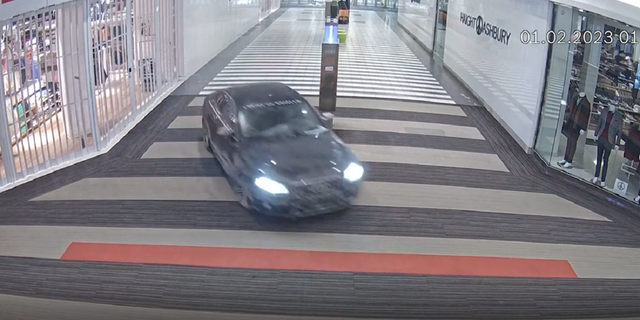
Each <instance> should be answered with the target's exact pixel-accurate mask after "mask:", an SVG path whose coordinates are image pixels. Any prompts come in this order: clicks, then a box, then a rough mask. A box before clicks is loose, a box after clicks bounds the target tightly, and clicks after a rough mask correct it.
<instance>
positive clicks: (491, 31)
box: [460, 12, 511, 46]
mask: <svg viewBox="0 0 640 320" xmlns="http://www.w3.org/2000/svg"><path fill="white" fill-rule="evenodd" d="M460 22H462V24H464V25H466V26H467V27H469V28H473V29H475V31H476V34H477V35H479V36H483V35H484V36H488V37H490V38H492V39H493V40H495V41H498V42H500V43H502V44H504V45H506V46H508V45H509V39H511V32H509V31H507V30H505V29H503V28H500V27H498V26H496V25H493V24H490V23H489V22H486V21H484V19H483V18H482V16H481V15H477V16H472V15H468V14H466V13H464V12H460Z"/></svg>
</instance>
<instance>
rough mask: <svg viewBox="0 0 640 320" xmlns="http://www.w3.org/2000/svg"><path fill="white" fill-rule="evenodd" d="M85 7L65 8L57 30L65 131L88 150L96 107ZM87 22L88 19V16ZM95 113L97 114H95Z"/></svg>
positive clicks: (95, 138) (94, 135) (96, 138)
mask: <svg viewBox="0 0 640 320" xmlns="http://www.w3.org/2000/svg"><path fill="white" fill-rule="evenodd" d="M84 12H85V10H84V5H83V4H78V5H71V6H63V7H62V8H61V9H59V10H58V12H57V14H56V28H57V29H58V35H59V36H58V39H57V42H58V52H59V57H60V60H59V65H58V71H59V73H60V82H61V86H60V87H61V88H60V91H61V95H62V101H63V109H62V112H64V114H65V117H66V121H65V122H64V127H65V130H66V135H67V137H69V138H80V139H81V141H82V143H83V148H84V147H85V143H86V139H87V135H88V134H89V133H90V132H91V131H93V130H91V128H92V123H91V122H92V121H91V119H90V118H91V117H90V115H89V110H88V109H92V108H95V104H91V105H90V106H89V105H88V101H89V100H93V99H94V96H95V94H94V93H93V92H91V89H90V88H92V87H93V80H94V78H91V77H89V74H93V70H88V69H87V66H88V65H92V63H91V62H90V61H88V59H87V52H86V49H87V41H86V34H85V28H86V26H85V25H84V24H83V20H84V19H83V14H84ZM87 18H88V16H87ZM93 111H95V110H93ZM93 137H94V139H93V140H94V142H96V141H98V140H100V133H99V131H94V134H93Z"/></svg>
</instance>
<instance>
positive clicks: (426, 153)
mask: <svg viewBox="0 0 640 320" xmlns="http://www.w3.org/2000/svg"><path fill="white" fill-rule="evenodd" d="M349 147H350V148H351V150H352V151H353V152H354V153H355V154H356V156H358V157H359V159H360V160H361V161H366V162H384V163H402V164H412V165H424V166H439V167H451V168H468V169H477V170H491V171H501V172H508V171H509V170H508V169H507V168H506V167H505V165H504V163H503V162H502V160H500V158H499V157H498V156H497V155H495V154H486V153H474V152H465V151H454V150H436V149H427V148H414V147H398V146H376V145H354V144H352V145H349ZM210 157H211V154H210V153H209V152H208V151H207V150H206V149H205V148H204V146H203V144H202V142H197V141H194V142H156V143H154V144H152V145H151V147H149V149H148V150H147V152H145V153H144V155H142V159H189V158H210Z"/></svg>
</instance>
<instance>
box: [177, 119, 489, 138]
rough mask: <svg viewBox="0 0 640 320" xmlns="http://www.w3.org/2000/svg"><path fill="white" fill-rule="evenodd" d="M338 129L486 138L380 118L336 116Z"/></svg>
mask: <svg viewBox="0 0 640 320" xmlns="http://www.w3.org/2000/svg"><path fill="white" fill-rule="evenodd" d="M333 128H334V129H336V130H356V131H375V132H393V133H406V134H415V135H425V136H442V137H451V138H462V139H475V140H484V137H483V136H482V134H481V133H480V131H478V129H476V128H474V127H463V126H454V125H448V124H440V123H427V122H410V121H394V120H379V119H358V118H336V119H335V120H334V123H333ZM169 129H198V130H200V129H202V117H201V116H181V117H177V118H176V119H175V120H174V121H173V122H171V124H170V125H169Z"/></svg>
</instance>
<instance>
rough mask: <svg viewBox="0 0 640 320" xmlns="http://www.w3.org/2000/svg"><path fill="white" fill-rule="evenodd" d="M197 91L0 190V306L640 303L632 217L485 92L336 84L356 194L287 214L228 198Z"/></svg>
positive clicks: (637, 231) (188, 314) (119, 315)
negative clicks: (567, 174) (510, 122)
mask: <svg viewBox="0 0 640 320" xmlns="http://www.w3.org/2000/svg"><path fill="white" fill-rule="evenodd" d="M365 14H367V13H365V12H362V15H363V16H364V15H365ZM282 17H284V18H285V20H286V17H287V13H286V12H285V13H284V14H283V16H282ZM394 32H396V31H395V30H394ZM402 41H403V42H404V40H402ZM412 50H415V49H412ZM412 52H414V53H416V56H417V57H420V53H419V52H417V51H412ZM218 71H219V70H218ZM217 73H218V72H217V71H213V69H208V68H204V69H203V70H202V71H201V72H200V73H198V74H196V75H195V76H194V79H202V78H207V77H208V78H212V77H213V75H214V74H217ZM187 83H191V86H197V85H198V84H197V81H196V82H190V81H187ZM456 94H457V93H456ZM203 100H204V98H203V97H202V96H198V95H196V94H194V95H173V96H171V97H169V98H168V99H167V100H166V101H164V102H163V103H162V104H161V105H160V106H159V107H158V108H157V109H156V110H154V111H153V112H152V113H151V114H150V115H149V116H148V117H147V118H146V119H145V120H144V121H143V122H141V123H140V124H139V125H138V126H137V127H136V128H135V129H134V130H133V131H132V132H131V133H130V134H129V135H128V136H126V137H125V138H124V139H123V140H122V142H121V143H120V144H119V145H117V146H116V147H115V148H114V149H113V150H111V151H110V152H109V153H108V154H107V155H105V156H102V157H99V158H96V159H93V160H90V161H87V162H85V163H81V164H78V165H75V166H74V167H71V168H68V169H65V170H62V171H59V172H56V173H54V174H52V175H50V176H47V177H44V178H41V179H39V180H37V181H35V182H32V183H29V184H27V185H24V186H21V187H18V188H16V189H13V190H10V191H9V192H7V193H3V194H0V210H1V213H0V320H4V319H12V320H15V319H29V320H38V319H48V320H75V319H88V318H91V319H95V320H107V319H109V320H110V319H125V318H126V319H156V320H157V319H160V320H162V319H218V318H220V319H231V320H233V319H254V320H274V319H278V320H285V319H286V320H293V319H296V320H298V319H300V320H320V319H318V318H313V319H312V318H303V316H324V317H361V318H378V319H380V318H388V319H401V318H414V319H416V318H421V319H425V318H430V319H510V320H513V319H560V318H563V319H569V318H572V319H578V318H588V317H625V316H626V317H631V316H637V315H640V300H639V299H640V298H638V297H640V269H638V267H637V266H638V265H639V264H640V223H639V221H640V220H639V219H640V218H639V217H637V216H635V215H634V214H635V213H634V212H633V211H631V210H625V209H624V208H621V207H620V206H619V205H618V204H616V203H614V202H612V201H609V199H606V198H605V197H602V196H601V194H599V193H598V192H599V191H597V190H595V188H590V187H589V186H588V185H585V184H581V183H578V184H573V183H572V182H569V181H566V179H564V178H563V177H562V176H556V175H551V174H548V173H547V172H546V171H545V169H546V168H544V167H542V166H540V165H539V164H537V163H536V162H535V161H533V160H532V158H531V157H529V156H526V155H524V154H523V152H522V151H521V149H519V147H518V146H517V144H516V143H515V142H514V141H513V140H512V139H511V138H510V137H509V136H508V134H507V133H506V132H505V131H504V129H502V128H501V127H500V126H499V125H498V124H497V122H496V121H495V120H493V118H492V117H491V116H490V114H489V113H488V112H487V111H486V110H484V109H482V108H479V107H471V106H459V105H451V104H434V103H424V102H406V101H405V102H398V101H393V100H381V99H360V98H357V99H356V98H345V97H342V98H339V99H338V111H337V112H336V121H335V129H336V133H337V134H338V135H340V137H341V138H342V139H343V140H344V141H345V143H347V144H348V145H349V146H350V147H351V148H352V149H353V151H354V152H355V153H356V154H357V155H358V156H359V157H360V158H361V159H362V160H363V161H365V163H366V165H367V167H368V174H367V181H366V182H365V184H364V186H363V190H362V194H361V195H360V196H359V197H358V198H357V199H356V201H355V203H354V206H353V207H352V208H351V209H350V210H348V211H347V212H344V213H340V214H331V215H326V216H323V217H318V218H312V219H306V220H302V221H297V222H290V221H280V220H273V219H267V218H265V217H261V216H256V215H253V214H250V213H248V212H246V211H245V210H243V209H242V208H241V207H240V206H239V205H238V204H237V203H236V201H235V200H236V199H235V197H234V195H233V193H232V192H231V190H230V189H229V186H228V185H227V183H226V182H225V180H224V178H223V172H222V170H221V168H220V166H219V165H218V163H217V162H216V161H215V160H214V159H213V158H212V157H211V155H210V154H208V153H207V152H206V151H205V150H203V148H202V142H201V141H200V136H201V128H200V116H201V110H202V108H201V106H202V104H203ZM308 100H309V101H310V102H311V103H313V104H315V103H317V98H315V97H308ZM221 312H227V313H234V312H242V313H252V314H259V316H255V315H252V316H249V315H241V314H221ZM269 315H273V316H269ZM282 315H289V316H291V317H284V316H282ZM332 319H334V320H335V319H338V318H332ZM342 320H344V319H342Z"/></svg>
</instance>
